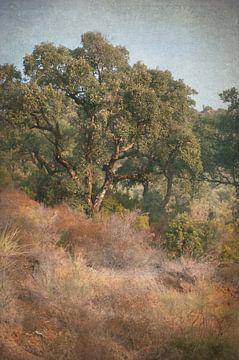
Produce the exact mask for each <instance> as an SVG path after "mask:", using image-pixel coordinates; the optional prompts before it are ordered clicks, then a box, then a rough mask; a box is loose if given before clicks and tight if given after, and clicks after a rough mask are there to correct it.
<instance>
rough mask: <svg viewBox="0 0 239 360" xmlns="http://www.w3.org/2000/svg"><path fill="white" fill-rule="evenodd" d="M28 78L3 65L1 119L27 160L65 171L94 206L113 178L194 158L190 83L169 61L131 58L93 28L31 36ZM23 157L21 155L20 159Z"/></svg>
mask: <svg viewBox="0 0 239 360" xmlns="http://www.w3.org/2000/svg"><path fill="white" fill-rule="evenodd" d="M24 73H25V78H24V79H22V78H21V76H20V74H19V73H18V72H17V71H16V70H15V68H14V67H13V66H11V65H3V66H1V67H0V74H1V79H2V80H1V83H0V120H1V123H2V127H3V128H4V129H6V128H7V127H8V128H9V129H10V130H11V131H13V132H14V136H13V137H12V138H11V139H12V140H11V141H13V143H12V144H11V147H12V150H13V151H14V150H15V151H16V153H17V154H18V156H19V154H20V157H19V159H21V161H23V162H24V166H26V168H30V169H32V167H35V168H38V169H39V171H44V172H45V173H46V174H47V175H48V176H55V177H57V176H58V177H59V176H60V177H61V176H63V175H66V174H67V175H68V176H69V178H71V179H72V181H73V183H74V186H75V191H76V193H77V194H78V195H79V196H81V197H82V198H84V199H85V200H86V203H87V205H88V207H89V208H90V210H91V212H92V213H94V212H97V211H98V210H99V209H100V206H101V204H102V201H103V199H104V197H105V195H106V194H107V192H108V191H109V189H110V187H111V186H112V185H113V184H114V183H117V182H119V181H137V182H141V183H143V184H145V186H146V184H147V182H150V179H151V178H152V179H155V178H157V176H164V177H165V178H166V179H167V183H168V186H167V190H166V195H165V199H164V201H163V204H162V206H163V207H164V206H166V204H167V202H168V200H169V197H170V192H171V188H172V183H173V178H174V176H179V175H182V174H184V173H185V172H191V173H196V172H197V171H198V169H199V168H200V150H199V144H198V142H197V140H196V138H195V136H194V135H193V134H192V131H191V118H192V114H193V111H192V105H193V102H192V100H191V99H190V95H191V94H192V93H193V91H192V90H191V89H190V88H189V87H188V86H186V85H185V84H184V83H183V82H182V81H181V80H179V81H176V80H174V79H173V78H172V75H171V74H170V73H169V72H168V71H160V70H150V69H148V68H147V67H146V66H145V65H143V64H140V63H138V64H135V65H133V66H131V65H129V56H128V51H127V50H126V49H125V48H124V47H120V46H113V45H112V44H110V43H109V42H108V41H107V40H106V39H105V38H104V37H103V36H102V35H101V34H100V33H93V32H89V33H85V34H83V35H82V47H79V48H77V49H75V50H70V49H68V48H66V47H64V46H59V47H57V46H55V45H53V44H51V43H41V44H40V45H37V46H36V47H35V49H34V51H33V52H32V54H30V55H27V56H25V58H24ZM23 159H24V160H23Z"/></svg>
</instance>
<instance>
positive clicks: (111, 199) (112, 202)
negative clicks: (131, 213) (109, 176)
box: [102, 194, 126, 214]
mask: <svg viewBox="0 0 239 360" xmlns="http://www.w3.org/2000/svg"><path fill="white" fill-rule="evenodd" d="M102 211H103V212H105V213H107V214H113V213H121V214H123V213H124V212H126V209H125V208H124V206H123V205H122V204H121V203H120V202H119V201H118V200H117V198H116V197H115V196H114V195H112V194H108V195H107V196H106V197H105V198H104V201H103V203H102Z"/></svg>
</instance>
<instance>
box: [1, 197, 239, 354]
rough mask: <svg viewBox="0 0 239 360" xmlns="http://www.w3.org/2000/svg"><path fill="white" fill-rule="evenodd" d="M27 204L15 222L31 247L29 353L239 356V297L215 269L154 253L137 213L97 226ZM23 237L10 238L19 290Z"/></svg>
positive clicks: (60, 210) (26, 312)
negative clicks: (136, 223) (139, 229)
mask: <svg viewBox="0 0 239 360" xmlns="http://www.w3.org/2000/svg"><path fill="white" fill-rule="evenodd" d="M11 194H12V193H11ZM4 196H5V197H6V198H7V194H5V195H4ZM11 196H12V195H11ZM24 199H25V200H24V201H25V205H24V220H23V219H22V212H21V211H19V207H18V204H16V207H15V208H12V216H13V217H12V218H11V215H9V217H10V220H11V221H13V218H14V221H15V223H16V224H17V225H18V227H19V235H21V241H20V244H21V246H23V245H25V246H26V247H27V254H24V258H25V263H24V264H25V272H24V273H21V275H22V278H21V279H20V281H19V287H20V290H19V289H18V291H20V293H21V291H22V294H21V297H22V300H21V304H20V305H19V303H18V302H16V303H15V305H14V306H15V311H19V309H20V308H19V306H22V312H23V319H22V330H21V334H20V337H19V346H20V344H21V346H24V348H25V350H26V349H27V350H28V351H29V352H31V353H34V354H35V355H38V356H39V358H40V359H46V360H56V359H57V360H61V359H62V360H63V359H64V360H81V359H82V360H98V359H99V360H123V359H124V360H125V359H128V360H156V359H162V360H170V359H171V360H177V359H178V360H184V359H188V360H190V359H196V360H197V359H198V360H201V359H202V360H203V359H205V360H207V359H208V360H209V359H210V360H211V359H222V360H230V359H232V360H233V359H237V357H238V350H239V349H238V341H239V338H238V327H239V319H238V313H239V305H238V297H236V295H235V294H232V293H231V292H230V291H227V289H226V288H225V285H226V286H227V283H226V281H225V280H224V285H223V286H222V285H221V284H220V279H219V278H218V276H216V275H217V274H216V272H217V271H216V270H215V269H216V267H215V265H213V264H209V263H208V264H206V263H202V262H195V261H193V260H190V259H181V260H180V261H179V260H177V261H176V260H170V259H168V258H167V257H166V256H165V254H163V253H162V252H161V251H159V250H156V249H152V248H151V247H150V234H149V233H148V232H136V231H135V229H134V226H133V224H134V221H135V214H131V215H127V216H125V217H120V216H111V217H101V218H98V219H95V220H89V219H87V218H85V217H84V216H83V215H82V214H78V213H77V212H72V211H70V210H69V209H68V208H66V207H63V206H60V207H57V208H55V209H45V208H44V207H42V206H40V205H38V204H35V203H32V202H30V201H29V203H27V199H26V198H24ZM5 205H6V206H7V201H5ZM11 206H13V203H11ZM0 211H1V209H0ZM19 219H21V221H20V220H19ZM8 222H9V218H8ZM16 237H17V234H16V233H15V232H11V231H5V232H3V233H2V237H0V248H1V249H2V254H3V253H4V251H5V254H7V256H6V257H4V259H8V261H9V262H8V263H7V264H9V265H7V266H6V267H5V268H6V269H7V267H8V266H9V269H10V268H11V269H13V270H14V271H13V272H12V270H11V271H8V270H7V272H6V273H9V274H10V273H11V277H8V279H10V278H11V279H13V283H11V287H10V288H11V289H13V287H12V286H13V285H16V284H15V283H14V281H15V280H14V276H15V275H14V276H13V274H15V273H16V272H17V271H19V269H20V268H19V266H20V265H19V263H18V262H16V259H17V258H18V257H19V255H21V249H22V248H21V247H20V248H19V244H18V242H16ZM10 259H11V261H10ZM10 264H11V266H10ZM1 267H2V268H3V266H2V265H1ZM8 281H9V280H8ZM9 284H10V282H9ZM11 291H12V290H11ZM15 291H16V289H15ZM3 293H4V294H5V295H6V296H7V297H8V296H9V295H8V290H7V287H6V288H4V290H3ZM23 295H24V296H23ZM10 297H12V295H11V296H10ZM30 339H31V340H30Z"/></svg>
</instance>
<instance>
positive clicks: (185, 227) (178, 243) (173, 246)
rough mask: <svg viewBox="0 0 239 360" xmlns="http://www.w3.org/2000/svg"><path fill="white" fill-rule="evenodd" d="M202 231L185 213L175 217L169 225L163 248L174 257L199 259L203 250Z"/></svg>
mask: <svg viewBox="0 0 239 360" xmlns="http://www.w3.org/2000/svg"><path fill="white" fill-rule="evenodd" d="M203 241H204V231H203V230H202V228H201V226H200V225H198V224H197V223H196V222H195V221H193V220H192V219H191V218H190V216H189V215H188V214H187V213H182V214H178V215H176V217H175V218H174V219H173V220H172V221H171V222H170V223H169V227H168V230H167V232H166V234H165V241H164V244H163V245H164V247H165V248H166V249H167V250H169V251H170V252H173V253H174V254H175V255H176V256H182V255H189V256H192V257H200V256H202V255H203V250H204V243H203Z"/></svg>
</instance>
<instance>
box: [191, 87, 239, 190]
mask: <svg viewBox="0 0 239 360" xmlns="http://www.w3.org/2000/svg"><path fill="white" fill-rule="evenodd" d="M220 97H221V99H222V100H223V101H224V102H227V103H229V105H228V109H227V110H222V109H220V110H218V111H213V112H209V113H207V112H204V113H201V114H200V115H199V119H198V120H197V122H196V123H195V131H196V133H197V134H198V136H199V138H200V143H201V153H202V162H203V166H204V171H205V174H204V178H205V179H206V180H208V181H210V182H212V183H215V184H225V185H232V186H234V187H235V188H236V189H237V191H238V189H239V92H238V91H237V90H236V89H235V88H232V89H229V90H225V91H223V93H222V94H220Z"/></svg>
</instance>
